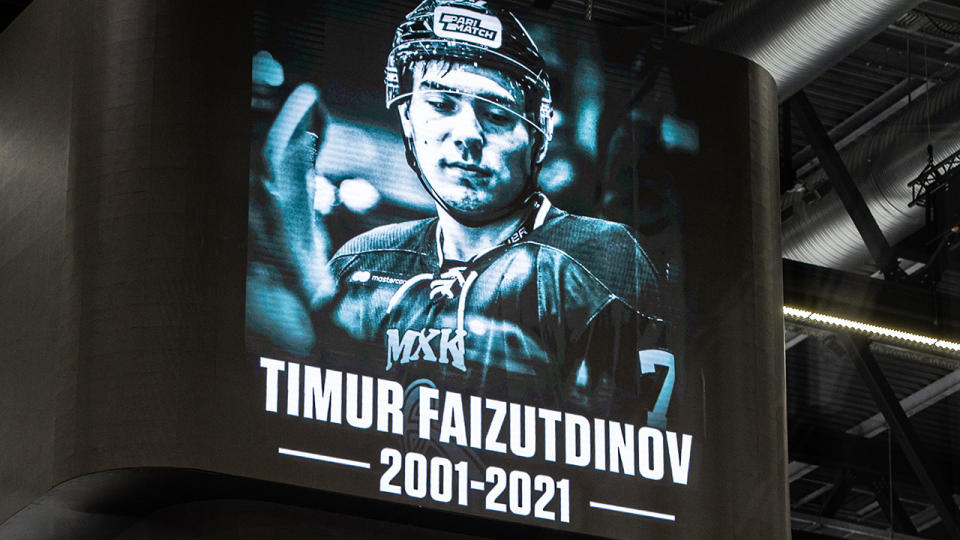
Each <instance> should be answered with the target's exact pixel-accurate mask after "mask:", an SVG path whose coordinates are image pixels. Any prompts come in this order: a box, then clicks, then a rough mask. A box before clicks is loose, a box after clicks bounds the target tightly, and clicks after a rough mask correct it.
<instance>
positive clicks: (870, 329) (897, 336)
mask: <svg viewBox="0 0 960 540" xmlns="http://www.w3.org/2000/svg"><path fill="white" fill-rule="evenodd" d="M783 315H784V317H785V318H787V319H790V320H794V321H801V322H803V321H806V322H812V323H818V324H820V325H823V326H826V327H832V328H843V329H845V330H853V331H855V332H860V333H862V334H868V335H872V336H880V337H885V338H890V339H893V340H898V341H910V342H913V343H918V344H920V345H926V346H927V347H935V348H938V349H945V350H948V351H952V352H960V343H956V342H953V341H947V340H945V339H938V338H932V337H928V336H921V335H920V334H914V333H912V332H904V331H903V330H894V329H892V328H885V327H883V326H877V325H875V324H867V323H862V322H858V321H852V320H850V319H844V318H842V317H834V316H832V315H824V314H822V313H816V312H813V311H807V310H803V309H798V308H795V307H790V306H783Z"/></svg>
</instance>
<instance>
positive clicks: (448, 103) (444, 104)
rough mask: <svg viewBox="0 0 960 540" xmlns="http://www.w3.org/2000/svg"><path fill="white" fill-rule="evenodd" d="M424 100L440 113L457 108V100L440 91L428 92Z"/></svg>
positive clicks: (449, 111) (450, 111) (453, 110)
mask: <svg viewBox="0 0 960 540" xmlns="http://www.w3.org/2000/svg"><path fill="white" fill-rule="evenodd" d="M424 101H426V103H427V105H429V106H430V108H431V109H433V110H434V111H436V112H438V113H444V114H447V113H452V112H455V111H456V110H457V102H456V101H455V100H454V99H453V98H451V97H450V96H448V95H446V94H443V93H440V92H431V93H429V94H427V96H426V97H425V98H424Z"/></svg>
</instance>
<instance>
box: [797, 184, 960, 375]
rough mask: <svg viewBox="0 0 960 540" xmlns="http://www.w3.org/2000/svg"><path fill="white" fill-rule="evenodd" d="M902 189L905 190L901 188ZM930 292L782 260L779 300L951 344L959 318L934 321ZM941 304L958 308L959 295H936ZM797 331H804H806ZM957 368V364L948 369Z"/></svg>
mask: <svg viewBox="0 0 960 540" xmlns="http://www.w3.org/2000/svg"><path fill="white" fill-rule="evenodd" d="M904 187H906V186H904ZM931 295H932V293H931V291H930V289H929V288H924V287H920V286H919V285H917V284H914V283H909V282H907V283H901V282H892V281H885V280H882V279H872V278H870V277H867V276H861V275H856V274H852V273H850V272H843V271H840V270H833V269H830V268H824V267H822V266H814V265H812V264H806V263H801V262H797V261H791V260H787V259H785V260H784V261H783V300H784V303H785V304H786V305H789V306H793V307H798V308H802V309H806V310H810V311H816V312H819V313H826V314H828V315H835V316H838V317H845V318H848V319H852V320H855V321H862V322H866V323H870V324H876V325H879V326H885V327H888V328H896V329H898V330H906V331H909V332H914V333H917V334H922V335H927V336H931V337H937V338H941V339H948V340H955V339H956V337H957V336H958V335H960V317H954V318H952V319H947V318H944V319H941V320H940V321H939V323H938V324H935V323H934V321H933V318H932V313H933V311H932V305H933V304H932V302H929V301H928V299H930V298H931ZM938 295H940V298H941V301H942V302H944V303H947V304H955V305H958V306H960V295H954V294H951V293H950V292H949V291H946V290H940V291H939V292H938ZM799 331H800V332H803V333H806V332H805V331H804V329H802V328H801V329H800V330H799ZM950 369H953V370H955V369H960V364H954V365H951V366H950Z"/></svg>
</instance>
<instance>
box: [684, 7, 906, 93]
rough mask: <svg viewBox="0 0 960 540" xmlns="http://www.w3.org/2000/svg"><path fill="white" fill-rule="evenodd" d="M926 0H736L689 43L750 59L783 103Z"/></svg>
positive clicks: (696, 31) (696, 30) (699, 26)
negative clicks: (774, 85)
mask: <svg viewBox="0 0 960 540" xmlns="http://www.w3.org/2000/svg"><path fill="white" fill-rule="evenodd" d="M919 3H920V0H829V1H825V0H740V1H738V0H731V1H729V2H727V3H726V4H724V5H723V7H720V8H718V9H717V10H716V11H715V12H714V13H713V14H712V15H710V17H708V18H707V19H705V20H704V21H702V22H701V23H699V24H697V26H696V28H694V29H693V30H691V31H690V33H689V34H688V35H687V36H686V37H685V38H684V41H687V42H689V43H694V44H697V45H705V46H707V47H712V48H714V49H719V50H722V51H727V52H730V53H733V54H737V55H740V56H743V57H745V58H749V59H750V60H753V61H754V62H756V63H758V64H760V65H761V66H762V67H763V68H764V69H766V70H767V71H768V72H770V74H771V75H773V79H774V80H775V81H776V82H777V94H778V95H779V96H780V101H783V100H785V99H787V98H788V97H790V96H791V95H793V94H794V93H795V92H796V91H797V90H799V89H801V88H803V87H804V86H806V85H807V84H808V83H810V82H811V81H812V80H813V79H815V78H816V77H817V76H818V75H820V74H821V73H822V72H824V71H826V70H827V68H829V67H830V66H832V65H834V64H835V63H837V62H838V61H839V60H840V59H841V58H843V57H845V56H847V54H849V53H850V51H852V50H854V49H856V48H857V47H859V46H860V45H862V44H864V43H866V42H867V41H868V40H869V39H870V38H871V37H873V36H874V35H875V34H877V33H878V32H880V31H881V30H883V29H884V28H886V27H887V26H888V25H889V24H891V23H893V22H894V21H895V20H896V19H897V17H899V16H900V15H902V14H904V13H906V12H907V11H909V10H910V9H912V8H913V7H914V6H916V5H917V4H919Z"/></svg>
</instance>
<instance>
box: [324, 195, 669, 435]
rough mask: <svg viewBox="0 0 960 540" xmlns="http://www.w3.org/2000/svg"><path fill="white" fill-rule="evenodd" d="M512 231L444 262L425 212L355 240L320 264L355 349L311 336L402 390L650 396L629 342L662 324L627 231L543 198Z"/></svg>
mask: <svg viewBox="0 0 960 540" xmlns="http://www.w3.org/2000/svg"><path fill="white" fill-rule="evenodd" d="M525 232H526V231H524V233H525ZM514 240H517V241H515V242H514V243H505V244H503V245H500V246H498V247H496V248H493V249H491V250H489V251H487V252H485V253H483V254H481V255H479V256H477V257H474V258H473V259H472V260H471V261H469V262H465V263H456V262H445V261H443V256H442V253H441V252H440V250H439V249H438V245H439V235H438V231H437V219H436V218H433V219H427V220H422V221H414V222H406V223H400V224H394V225H387V226H384V227H379V228H377V229H374V230H372V231H370V232H367V233H365V234H362V235H360V236H358V237H356V238H354V239H353V240H351V241H349V242H348V243H347V244H345V245H344V246H343V247H342V248H341V249H340V250H339V251H338V252H337V253H336V254H335V255H334V257H333V258H332V259H331V262H330V267H331V270H332V272H333V275H334V278H335V280H336V283H337V288H338V293H337V296H336V298H335V300H334V302H332V304H331V305H332V309H331V312H330V313H329V315H328V316H329V317H331V318H332V319H333V321H332V322H333V323H334V324H335V325H336V326H338V327H339V328H341V329H342V330H343V333H344V335H345V337H347V339H349V340H350V341H351V342H354V343H357V342H358V343H360V344H362V345H365V346H361V347H360V348H358V347H356V346H355V345H353V344H351V345H349V346H346V345H345V346H338V345H337V344H334V343H331V342H330V341H333V340H334V339H335V338H334V337H333V336H332V335H330V336H329V338H328V336H325V335H319V336H318V337H319V339H320V341H321V346H323V348H324V350H325V351H337V350H339V351H341V355H340V356H341V358H339V362H343V363H346V364H348V365H349V367H351V368H352V369H361V370H362V371H364V372H366V373H370V374H374V375H377V376H382V377H387V378H392V379H395V380H398V381H400V382H401V383H403V384H405V385H411V384H413V383H415V382H417V381H420V382H422V381H432V382H433V383H436V385H437V386H439V387H440V388H442V389H444V390H454V391H460V392H464V393H468V394H473V395H482V396H485V397H493V398H497V399H504V400H509V401H512V402H520V403H527V404H531V405H538V406H541V407H550V408H557V409H561V410H566V411H577V410H579V411H583V412H590V414H591V415H600V416H607V415H616V416H622V415H623V413H625V412H626V411H622V410H619V409H620V408H621V407H629V408H630V409H632V410H631V411H628V414H627V416H633V417H636V416H637V413H639V411H637V410H636V407H637V404H638V403H642V402H646V403H648V404H651V403H652V401H650V399H651V398H653V397H655V396H646V399H642V400H641V401H638V399H640V398H643V396H640V395H639V394H640V393H641V392H640V388H641V386H642V385H641V384H640V370H639V363H638V359H637V351H639V350H643V349H648V348H653V347H655V346H657V345H658V344H659V343H658V340H660V338H661V331H662V328H661V325H660V324H659V322H660V319H659V313H660V310H659V308H658V301H659V298H658V286H657V276H656V272H655V270H654V267H653V265H652V264H651V263H650V260H649V258H648V257H647V255H646V254H645V253H644V251H643V249H642V248H641V247H640V245H639V244H638V243H637V240H636V239H635V238H634V236H633V235H632V234H631V232H630V231H629V230H628V229H627V228H626V227H624V226H623V225H620V224H617V223H612V222H608V221H604V220H600V219H593V218H586V217H580V216H574V215H571V214H568V213H566V212H563V211H561V210H558V209H556V208H554V207H550V206H549V203H547V207H546V208H545V209H544V212H543V217H542V218H540V219H538V222H537V223H536V226H535V228H533V230H532V231H530V232H529V233H528V234H526V235H525V236H523V237H522V238H515V239H514ZM328 328H329V327H328ZM358 351H362V352H358ZM618 413H620V414H618ZM643 414H644V415H645V411H643ZM638 420H641V421H642V419H639V418H638Z"/></svg>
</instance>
